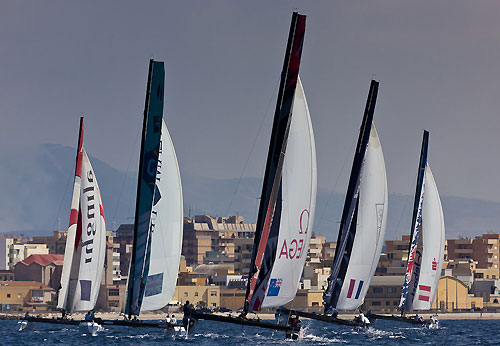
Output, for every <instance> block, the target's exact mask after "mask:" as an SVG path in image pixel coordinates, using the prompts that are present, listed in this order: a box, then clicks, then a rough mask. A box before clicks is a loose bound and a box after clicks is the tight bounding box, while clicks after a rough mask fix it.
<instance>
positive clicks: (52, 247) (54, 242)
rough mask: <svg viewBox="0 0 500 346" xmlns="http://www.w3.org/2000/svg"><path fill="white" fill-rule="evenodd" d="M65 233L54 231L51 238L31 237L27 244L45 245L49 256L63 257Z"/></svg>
mask: <svg viewBox="0 0 500 346" xmlns="http://www.w3.org/2000/svg"><path fill="white" fill-rule="evenodd" d="M67 233H68V232H67V231H54V232H53V233H52V235H51V236H43V237H42V236H37V237H33V238H32V239H31V240H30V241H28V243H29V244H45V245H46V246H47V248H48V249H49V254H51V255H64V250H65V248H66V237H67Z"/></svg>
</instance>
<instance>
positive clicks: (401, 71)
mask: <svg viewBox="0 0 500 346" xmlns="http://www.w3.org/2000/svg"><path fill="white" fill-rule="evenodd" d="M294 8H297V9H298V10H299V11H300V12H301V13H304V14H307V26H306V37H305V47H304V51H303V55H302V65H301V70H300V71H301V78H302V81H303V84H304V88H305V92H306V96H307V99H308V103H309V107H310V112H311V117H312V122H313V127H314V132H315V136H316V148H317V154H318V183H319V186H320V187H323V188H327V189H334V188H335V190H336V191H338V192H344V191H345V189H346V182H347V175H348V170H349V169H350V165H351V162H352V150H353V146H354V144H355V141H356V137H357V135H358V128H359V126H360V123H361V118H362V113H363V109H364V105H365V101H366V96H367V93H368V87H369V83H370V79H371V78H373V76H375V78H376V79H378V80H379V81H380V91H379V98H378V103H377V107H376V112H375V124H376V126H377V130H378V133H379V136H380V140H381V143H382V146H383V150H384V156H385V160H386V166H387V175H388V181H389V182H388V184H389V190H390V192H391V193H405V194H412V193H413V191H414V184H415V176H416V169H417V164H418V156H419V152H420V141H421V137H422V130H423V129H424V128H425V129H428V130H429V131H430V149H429V160H430V163H431V167H432V169H433V172H434V176H435V179H436V181H437V184H438V188H439V190H440V192H441V194H446V195H455V196H462V197H473V198H480V199H487V200H492V201H497V202H498V201H500V184H499V183H498V182H497V176H498V174H499V173H498V172H499V170H500V160H499V158H498V153H499V152H500V117H499V114H498V113H499V109H500V107H499V100H500V20H498V19H499V18H500V2H498V1H457V0H450V1H436V0H432V1H393V0H390V1H352V0H349V1H175V2H174V1H134V2H132V1H85V2H83V1H79V2H76V1H66V0H65V1H17V0H16V1H6V0H4V1H1V2H0V155H2V154H5V153H6V152H8V151H9V150H12V149H13V148H18V147H20V146H28V145H33V144H41V143H58V144H63V145H68V146H75V145H76V141H77V131H78V119H79V117H80V115H81V114H84V115H85V116H86V132H85V146H86V148H87V151H88V152H89V153H91V155H93V156H96V157H98V158H100V159H102V160H104V161H106V162H108V163H109V164H111V165H112V166H114V167H116V168H119V169H128V170H136V169H137V162H138V148H139V142H138V137H139V131H140V126H141V122H142V112H143V107H144V97H145V89H146V78H147V69H148V59H149V58H151V57H154V58H155V59H157V60H164V61H165V67H166V88H165V89H166V94H165V99H166V102H165V112H164V114H165V120H166V123H167V126H168V127H169V130H170V132H171V135H172V139H173V141H174V145H175V148H176V151H177V155H178V159H179V163H180V166H181V173H189V174H196V175H202V176H207V177H223V178H228V177H239V176H240V175H241V174H242V172H243V175H244V176H251V177H259V176H261V175H262V172H263V170H264V162H265V158H266V155H267V148H268V141H269V135H270V131H271V130H270V127H271V121H272V113H273V110H274V106H275V103H276V87H277V84H278V79H279V75H280V72H281V71H280V70H281V66H282V60H283V54H284V49H285V45H286V40H287V34H288V29H289V23H290V18H291V13H292V11H293V10H294ZM261 123H262V127H261V126H260V125H261ZM259 129H260V130H259ZM255 138H257V141H256V145H255V147H254V148H253V150H252V151H251V150H250V148H251V146H252V143H253V142H254V140H255ZM0 157H1V156H0ZM19 159H20V160H22V157H20V158H19ZM247 159H248V165H247V168H246V169H245V171H243V167H244V166H245V162H246V161H247ZM346 160H347V164H346V166H344V167H343V164H344V162H346ZM339 178H340V179H339ZM338 179H339V180H338ZM337 180H338V183H337V184H335V183H336V182H337ZM102 188H104V187H102Z"/></svg>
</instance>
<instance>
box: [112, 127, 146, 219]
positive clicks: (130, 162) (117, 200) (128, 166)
mask: <svg viewBox="0 0 500 346" xmlns="http://www.w3.org/2000/svg"><path fill="white" fill-rule="evenodd" d="M140 132H141V130H140V127H138V130H137V134H136V136H135V141H134V144H133V147H132V148H135V147H137V141H138V138H139V133H140ZM129 152H130V155H129V159H128V164H127V169H126V170H125V173H124V174H123V180H122V187H121V188H120V193H119V194H118V198H117V199H116V204H115V212H114V214H113V218H112V219H113V220H116V219H117V217H116V214H117V213H118V206H119V205H120V200H121V198H122V195H123V190H124V187H125V181H126V180H127V177H128V174H129V171H130V166H131V165H132V156H133V155H132V154H133V152H134V151H133V150H130V151H129ZM130 209H131V207H130V205H129V215H130ZM122 219H123V218H122ZM127 219H128V218H127Z"/></svg>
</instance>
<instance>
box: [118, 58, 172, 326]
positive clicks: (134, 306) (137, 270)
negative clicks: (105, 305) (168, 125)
mask: <svg viewBox="0 0 500 346" xmlns="http://www.w3.org/2000/svg"><path fill="white" fill-rule="evenodd" d="M164 83H165V70H164V66H163V62H159V61H154V60H150V61H149V73H148V83H147V90H146V104H145V107H144V120H143V124H142V139H141V156H140V159H139V175H138V181H137V197H136V209H135V222H134V241H133V251H132V258H131V262H130V270H129V280H128V287H127V292H128V296H127V301H126V307H125V312H126V313H127V314H128V315H129V318H130V317H131V316H132V315H138V314H139V312H140V308H141V303H142V298H143V295H144V289H145V286H146V280H147V275H148V268H149V253H148V249H149V248H150V244H149V240H150V233H151V231H150V224H151V209H152V205H153V197H154V187H155V182H156V173H157V166H158V152H159V147H160V137H161V125H162V118H163V90H164Z"/></svg>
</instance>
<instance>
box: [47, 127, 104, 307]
mask: <svg viewBox="0 0 500 346" xmlns="http://www.w3.org/2000/svg"><path fill="white" fill-rule="evenodd" d="M82 142H83V117H82V118H81V119H80V135H79V139H78V149H77V159H76V170H75V181H74V184H73V198H72V202H71V214H70V225H69V228H68V235H67V239H66V248H65V253H64V264H63V271H62V275H61V289H60V290H59V297H58V304H57V307H58V308H59V309H63V310H65V311H66V312H68V313H72V312H75V311H87V310H92V309H93V308H94V307H95V304H96V301H97V296H98V294H99V288H100V285H101V280H102V273H103V271H104V259H105V256H106V253H105V251H106V225H105V220H104V209H103V206H102V200H101V193H100V190H99V186H98V184H97V179H96V177H95V173H94V170H93V169H92V165H91V164H90V161H89V158H88V156H87V153H86V152H85V149H84V148H83V147H82Z"/></svg>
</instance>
